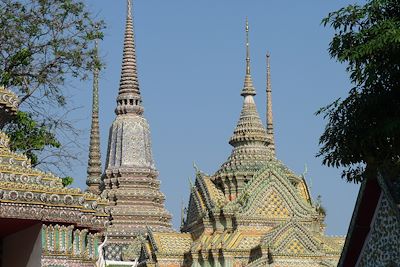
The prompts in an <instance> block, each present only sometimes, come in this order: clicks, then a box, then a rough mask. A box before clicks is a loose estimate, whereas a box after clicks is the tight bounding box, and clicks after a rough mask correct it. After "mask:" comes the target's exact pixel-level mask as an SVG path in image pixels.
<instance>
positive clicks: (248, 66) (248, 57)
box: [246, 17, 250, 74]
mask: <svg viewBox="0 0 400 267" xmlns="http://www.w3.org/2000/svg"><path fill="white" fill-rule="evenodd" d="M246 74H250V44H249V20H248V18H247V17H246Z"/></svg>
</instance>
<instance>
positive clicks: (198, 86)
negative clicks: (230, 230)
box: [73, 0, 358, 235]
mask: <svg viewBox="0 0 400 267" xmlns="http://www.w3.org/2000/svg"><path fill="white" fill-rule="evenodd" d="M85 2H86V3H87V4H88V6H89V7H90V9H91V10H92V11H93V12H94V13H95V14H97V16H98V17H99V18H103V19H104V20H105V22H106V23H107V26H108V28H107V30H106V33H105V38H104V41H103V42H102V43H101V45H100V48H101V55H102V57H103V58H104V60H105V62H106V64H107V68H106V69H105V70H104V71H103V72H102V73H101V81H100V116H101V119H100V127H101V141H102V156H103V161H104V159H105V155H106V145H107V139H108V130H109V127H110V125H111V123H112V121H113V119H114V117H115V115H114V108H115V105H116V103H115V97H116V95H117V90H118V84H119V78H120V66H121V58H122V41H123V30H124V22H125V14H126V11H125V9H126V3H125V0H112V1H110V0H86V1H85ZM353 2H354V1H353ZM349 3H351V1H333V0H323V1H321V0H308V1H288V0H280V1H277V0H276V1H266V0H252V1H244V0H242V1H239V0H220V1H215V0H203V1H188V0H170V1H160V0H159V1H155V0H134V20H135V31H136V47H137V58H138V69H139V79H140V88H141V91H142V95H143V98H144V106H145V116H146V118H147V119H148V121H149V123H150V127H151V130H152V140H153V154H154V158H155V160H156V164H157V167H158V170H159V172H160V176H159V179H160V180H161V182H162V185H161V190H162V192H163V193H164V194H165V195H166V199H167V200H166V207H167V209H168V210H169V211H170V212H171V213H172V215H173V218H174V219H173V222H174V226H175V227H176V228H177V227H178V225H179V221H180V208H181V201H182V199H183V200H184V202H185V203H186V202H187V198H188V194H189V189H188V188H189V186H188V178H189V177H192V179H193V176H194V170H193V167H192V166H193V162H196V164H197V165H198V166H199V167H200V169H201V170H203V171H204V172H206V173H209V174H213V173H214V172H215V171H216V170H217V169H218V168H219V166H220V165H221V164H222V163H223V162H224V161H225V160H226V159H227V157H228V156H229V154H230V151H231V147H230V146H229V144H228V140H229V138H230V136H231V134H232V132H233V129H234V126H235V125H236V122H237V120H238V118H239V113H240V110H241V105H242V97H241V96H240V91H241V89H242V85H243V78H244V73H245V46H244V44H245V32H244V22H245V18H246V16H248V18H249V22H250V45H251V59H252V74H253V80H254V84H255V86H256V89H257V92H258V94H257V96H256V102H257V106H258V111H259V113H260V114H261V116H262V118H263V120H264V121H265V76H266V75H265V72H266V66H265V53H266V51H267V50H269V51H270V52H271V64H272V87H273V111H274V120H275V121H274V122H275V134H276V136H275V138H276V144H277V155H278V158H279V159H281V160H282V161H283V162H284V163H285V164H286V165H287V166H288V167H289V168H290V169H292V170H293V171H295V172H296V173H298V174H301V173H302V172H303V171H304V165H305V164H307V166H308V173H307V180H308V181H309V184H311V182H310V181H311V180H312V189H311V191H312V195H313V196H314V197H316V196H317V195H322V200H323V205H324V206H325V207H326V209H327V213H328V216H327V220H326V223H327V225H328V227H327V233H328V234H331V235H344V234H346V232H347V228H348V224H349V221H350V217H351V213H352V211H353V208H354V203H355V199H356V195H357V191H358V186H357V185H354V184H348V183H346V182H345V181H343V180H341V178H340V170H337V169H332V168H327V167H324V166H322V165H321V159H318V158H316V157H315V155H316V153H317V151H318V138H319V136H320V134H321V133H322V130H323V128H324V124H325V123H324V121H323V119H322V118H320V117H316V116H315V115H314V113H315V111H317V110H318V109H319V108H320V107H321V106H324V105H326V104H328V103H330V102H331V101H332V100H334V99H335V98H337V97H340V96H344V95H345V94H346V93H347V91H348V88H349V87H350V84H349V81H348V78H347V74H346V72H345V66H344V65H340V64H339V63H337V62H335V61H334V60H332V59H330V57H329V55H328V52H327V48H328V44H329V41H330V39H331V37H332V36H333V31H332V30H331V29H329V28H324V27H323V26H321V24H320V21H321V19H322V18H323V17H324V16H326V15H327V14H328V12H330V11H334V10H336V9H338V8H340V7H342V6H344V5H346V4H349ZM79 87H80V92H79V94H76V97H75V98H74V104H75V105H84V106H85V107H84V108H83V109H81V110H80V111H79V114H75V115H76V116H77V117H79V118H83V120H82V121H80V126H81V127H82V128H84V129H86V130H85V133H86V136H85V137H84V139H85V140H84V142H85V144H87V142H88V136H89V130H88V129H89V125H90V108H91V107H90V103H91V83H90V82H86V83H81V84H80V85H79ZM82 159H83V160H84V161H85V162H86V160H87V156H86V154H83V156H82ZM73 175H74V177H75V179H76V182H75V185H76V186H80V187H82V188H84V186H85V185H84V183H85V179H86V168H85V166H76V169H75V172H74V173H73Z"/></svg>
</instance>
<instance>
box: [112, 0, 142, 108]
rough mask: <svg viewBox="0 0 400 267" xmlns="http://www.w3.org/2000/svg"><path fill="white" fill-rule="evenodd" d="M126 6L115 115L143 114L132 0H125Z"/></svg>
mask: <svg viewBox="0 0 400 267" xmlns="http://www.w3.org/2000/svg"><path fill="white" fill-rule="evenodd" d="M127 7H128V8H127V15H126V26H125V37H124V52H123V59H122V71H121V80H120V84H119V92H118V97H117V108H116V109H115V113H116V114H117V115H122V114H137V115H141V114H143V106H142V98H141V96H140V89H139V79H138V74H137V66H136V48H135V36H134V28H133V16H132V0H127Z"/></svg>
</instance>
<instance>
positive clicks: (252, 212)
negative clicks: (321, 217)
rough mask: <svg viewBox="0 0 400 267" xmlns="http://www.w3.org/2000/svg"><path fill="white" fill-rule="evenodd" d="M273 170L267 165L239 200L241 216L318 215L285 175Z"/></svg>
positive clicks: (248, 185)
mask: <svg viewBox="0 0 400 267" xmlns="http://www.w3.org/2000/svg"><path fill="white" fill-rule="evenodd" d="M273 167H274V166H270V165H267V166H266V167H265V168H264V169H263V170H262V171H260V172H259V173H257V174H256V175H255V176H254V177H253V179H252V180H250V182H249V184H247V186H246V188H245V189H244V191H243V194H242V195H241V196H240V197H239V198H238V199H237V202H238V203H240V205H241V217H242V218H251V217H252V218H260V219H261V218H262V219H265V218H268V219H271V218H275V219H288V218H291V217H296V218H303V219H309V218H311V217H312V216H314V215H316V212H315V210H314V208H313V207H312V205H311V204H310V203H309V202H308V201H307V200H305V199H304V198H303V197H302V196H301V195H300V193H299V190H298V189H297V188H296V187H295V186H293V185H292V184H291V183H290V181H289V180H288V178H287V177H286V176H285V173H282V172H280V171H279V169H276V168H275V169H274V168H273Z"/></svg>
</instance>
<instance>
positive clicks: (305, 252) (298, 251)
mask: <svg viewBox="0 0 400 267" xmlns="http://www.w3.org/2000/svg"><path fill="white" fill-rule="evenodd" d="M262 244H263V245H264V246H267V247H268V248H269V249H270V251H271V253H272V255H273V256H274V255H275V256H277V255H294V256H310V255H313V256H317V255H319V254H321V246H322V244H321V242H319V241H318V239H317V238H315V237H314V236H313V233H312V232H310V231H309V230H308V229H307V228H305V227H304V226H303V225H301V224H300V223H299V222H297V221H289V222H287V223H285V224H284V225H281V226H279V227H276V228H275V229H274V230H272V231H271V232H270V233H268V234H267V235H266V236H265V237H264V240H263V241H262Z"/></svg>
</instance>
